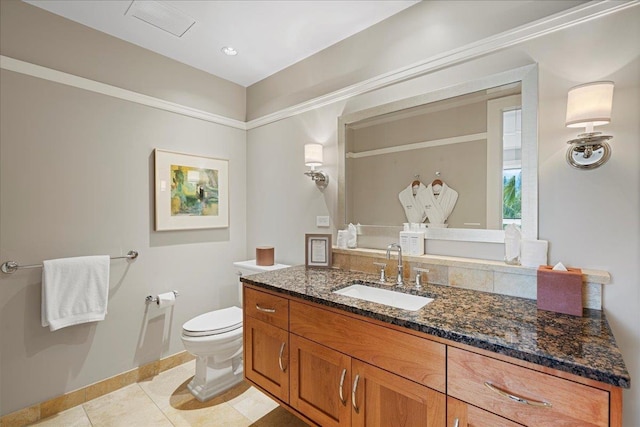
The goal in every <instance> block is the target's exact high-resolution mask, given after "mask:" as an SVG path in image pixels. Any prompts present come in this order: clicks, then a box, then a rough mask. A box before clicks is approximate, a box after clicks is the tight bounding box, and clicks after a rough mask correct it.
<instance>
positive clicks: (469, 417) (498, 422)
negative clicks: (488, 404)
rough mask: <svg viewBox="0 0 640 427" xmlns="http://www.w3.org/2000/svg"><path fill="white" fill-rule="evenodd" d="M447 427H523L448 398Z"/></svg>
mask: <svg viewBox="0 0 640 427" xmlns="http://www.w3.org/2000/svg"><path fill="white" fill-rule="evenodd" d="M447 427H522V424H517V423H514V422H512V421H509V420H507V419H505V418H502V417H500V416H498V415H495V414H492V413H491V412H488V411H485V410H483V409H480V408H477V407H475V406H473V405H469V404H468V403H465V402H463V401H461V400H458V399H454V398H453V397H447Z"/></svg>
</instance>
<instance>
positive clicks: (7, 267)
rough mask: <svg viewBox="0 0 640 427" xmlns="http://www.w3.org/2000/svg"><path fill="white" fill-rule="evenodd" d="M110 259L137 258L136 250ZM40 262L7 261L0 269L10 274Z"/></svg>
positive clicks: (35, 266)
mask: <svg viewBox="0 0 640 427" xmlns="http://www.w3.org/2000/svg"><path fill="white" fill-rule="evenodd" d="M110 258H111V259H123V258H127V259H130V260H134V259H136V258H138V251H129V252H127V254H126V255H123V256H112V257H110ZM41 267H42V264H31V265H18V263H17V262H15V261H7V262H5V263H3V264H2V266H0V270H1V271H2V272H3V273H7V274H11V273H14V272H15V271H16V270H21V269H27V268H41Z"/></svg>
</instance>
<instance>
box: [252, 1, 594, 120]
mask: <svg viewBox="0 0 640 427" xmlns="http://www.w3.org/2000/svg"><path fill="white" fill-rule="evenodd" d="M581 3H584V1H582V0H570V1H566V0H554V1H539V0H525V1H523V0H518V1H504V0H489V1H475V0H467V1H459V0H458V1H449V0H425V1H421V2H420V3H418V4H416V5H414V6H411V7H409V8H407V9H405V10H403V11H402V12H400V13H398V14H396V15H394V16H392V17H391V18H389V19H386V20H384V21H382V22H380V23H378V24H376V25H374V26H373V27H371V28H369V29H366V30H364V31H361V32H359V33H357V34H355V35H353V36H351V37H349V38H348V39H346V40H344V41H342V42H340V43H337V44H335V45H333V46H331V47H329V48H327V49H325V50H323V51H321V52H319V53H317V54H315V55H312V56H310V57H309V58H306V59H304V60H302V61H300V62H298V63H296V64H294V65H292V66H290V67H288V68H285V69H284V70H282V71H280V72H278V73H276V74H274V75H272V76H270V77H267V78H266V79H264V80H262V81H260V82H258V83H255V84H253V85H251V86H250V87H249V88H248V89H247V119H249V120H253V119H255V118H258V117H261V116H263V115H265V114H269V113H273V112H275V111H278V110H281V109H283V108H285V107H289V106H291V105H295V104H298V103H300V102H303V101H306V100H308V99H310V98H314V97H317V96H321V95H324V94H326V93H329V92H333V91H335V90H338V89H342V88H344V87H347V86H349V85H352V84H355V83H359V82H361V81H363V80H366V79H371V78H374V77H378V76H379V75H382V74H384V73H388V72H390V71H395V70H397V69H399V68H403V67H408V66H410V65H413V64H415V63H417V62H420V61H422V60H424V59H425V58H429V57H432V56H436V55H439V54H443V53H445V52H448V51H450V50H452V49H455V48H457V47H459V46H462V45H465V44H469V43H474V42H477V41H478V40H481V39H483V38H486V37H490V36H493V35H495V34H498V33H501V32H503V31H506V30H508V29H511V28H516V27H518V26H520V25H523V24H525V23H528V22H532V21H535V20H538V19H541V18H544V17H546V16H550V15H552V14H554V13H557V12H559V11H562V10H565V9H569V8H571V7H574V6H576V5H579V4H581ZM460 22H463V24H462V25H458V23H460Z"/></svg>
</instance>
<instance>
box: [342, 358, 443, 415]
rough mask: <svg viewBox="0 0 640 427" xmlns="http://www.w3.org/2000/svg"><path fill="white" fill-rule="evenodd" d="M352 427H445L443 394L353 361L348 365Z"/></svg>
mask: <svg viewBox="0 0 640 427" xmlns="http://www.w3.org/2000/svg"><path fill="white" fill-rule="evenodd" d="M351 367H352V370H353V371H352V373H351V375H352V377H353V386H352V387H353V389H352V397H351V406H352V415H351V418H352V421H351V425H352V426H353V427H365V426H366V427H373V426H380V427H381V426H402V427H432V426H443V427H444V426H445V422H446V420H445V417H446V403H445V399H446V397H445V395H444V394H442V393H440V392H437V391H435V390H432V389H430V388H428V387H425V386H423V385H420V384H417V383H415V382H413V381H410V380H408V379H406V378H403V377H401V376H399V375H395V374H393V373H391V372H388V371H385V370H383V369H380V368H377V367H375V366H372V365H370V364H368V363H364V362H362V361H360V360H357V359H354V360H353V361H352V364H351Z"/></svg>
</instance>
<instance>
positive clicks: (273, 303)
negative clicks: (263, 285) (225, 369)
mask: <svg viewBox="0 0 640 427" xmlns="http://www.w3.org/2000/svg"><path fill="white" fill-rule="evenodd" d="M244 307H245V309H244V325H243V327H244V333H243V335H244V336H243V343H244V375H245V378H247V379H248V380H250V381H252V382H253V383H255V384H256V385H258V386H260V387H261V388H262V389H264V390H265V391H268V392H269V393H271V394H272V395H273V396H275V397H277V398H278V399H280V400H281V401H282V402H285V403H287V402H289V331H288V323H289V301H288V300H287V299H286V298H281V297H277V296H274V295H271V294H267V293H265V292H259V291H256V290H253V289H249V288H246V287H245V288H244ZM279 326H284V329H283V328H282V327H279Z"/></svg>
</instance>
